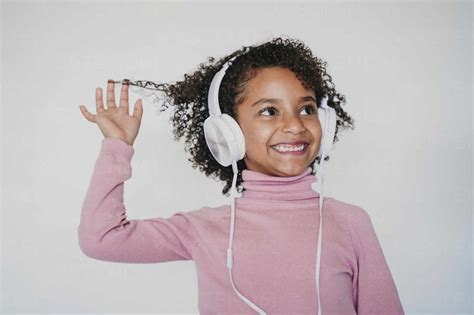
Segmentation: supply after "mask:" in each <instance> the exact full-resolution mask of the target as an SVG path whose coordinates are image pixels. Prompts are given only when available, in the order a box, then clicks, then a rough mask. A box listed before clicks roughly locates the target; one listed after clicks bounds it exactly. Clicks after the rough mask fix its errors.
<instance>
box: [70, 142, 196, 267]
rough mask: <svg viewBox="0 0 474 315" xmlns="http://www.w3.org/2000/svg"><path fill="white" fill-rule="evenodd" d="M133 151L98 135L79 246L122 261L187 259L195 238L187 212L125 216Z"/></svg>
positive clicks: (103, 257) (96, 255)
mask: <svg viewBox="0 0 474 315" xmlns="http://www.w3.org/2000/svg"><path fill="white" fill-rule="evenodd" d="M134 152H135V151H134V149H133V147H132V146H131V145H129V144H127V143H126V142H124V141H123V140H121V139H115V138H105V139H103V140H102V143H101V151H100V154H99V157H98V159H97V161H96V164H95V168H94V172H93V174H92V178H91V181H90V184H89V189H88V191H87V194H86V196H85V199H84V202H83V206H82V213H81V222H80V224H79V227H78V229H77V231H78V236H79V246H80V248H81V250H82V252H83V253H84V254H85V255H87V256H89V257H91V258H95V259H99V260H105V261H113V262H125V263H158V262H166V261H172V260H191V259H192V254H191V252H192V249H191V248H192V247H193V243H194V239H193V237H192V235H191V233H192V228H191V226H190V222H189V220H188V217H187V216H186V214H184V213H181V212H178V213H176V214H174V215H173V216H171V217H169V218H155V219H146V220H127V216H126V212H125V205H124V204H123V193H124V181H125V180H127V179H128V178H130V177H131V175H132V168H131V159H132V156H133V154H134Z"/></svg>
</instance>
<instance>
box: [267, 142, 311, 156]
mask: <svg viewBox="0 0 474 315" xmlns="http://www.w3.org/2000/svg"><path fill="white" fill-rule="evenodd" d="M308 145H309V144H308V143H304V144H298V145H287V144H282V145H280V144H278V145H274V146H272V147H271V148H272V149H273V150H274V151H276V152H278V153H282V154H293V155H302V154H304V153H305V152H306V151H307V149H308Z"/></svg>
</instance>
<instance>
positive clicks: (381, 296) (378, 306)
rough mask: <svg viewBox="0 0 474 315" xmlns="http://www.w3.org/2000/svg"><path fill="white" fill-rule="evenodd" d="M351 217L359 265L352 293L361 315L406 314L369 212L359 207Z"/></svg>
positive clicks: (352, 233) (352, 234)
mask: <svg viewBox="0 0 474 315" xmlns="http://www.w3.org/2000/svg"><path fill="white" fill-rule="evenodd" d="M355 213H356V215H355V216H354V218H353V219H352V220H350V230H351V236H352V241H353V247H354V252H355V257H356V259H357V268H356V271H355V273H354V277H353V293H354V300H355V304H356V309H357V314H358V315H379V314H384V315H404V314H405V313H404V311H403V308H402V304H401V302H400V298H399V296H398V292H397V288H396V286H395V283H394V281H393V278H392V274H391V272H390V269H389V266H388V264H387V262H386V260H385V256H384V254H383V251H382V247H381V245H380V242H379V240H378V238H377V235H376V233H375V230H374V227H373V225H372V221H371V219H370V216H369V214H368V213H367V212H366V211H365V210H364V209H362V208H357V211H356V212H355Z"/></svg>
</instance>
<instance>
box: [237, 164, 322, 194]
mask: <svg viewBox="0 0 474 315" xmlns="http://www.w3.org/2000/svg"><path fill="white" fill-rule="evenodd" d="M242 180H243V182H242V186H243V187H244V188H245V190H244V191H243V192H242V196H241V198H243V199H260V200H282V201H295V200H305V199H312V198H316V197H319V193H317V192H316V191H314V190H313V187H312V184H313V183H314V182H316V180H317V178H316V175H313V174H311V167H308V168H307V169H306V170H305V171H304V172H303V173H301V174H300V175H295V176H273V175H267V174H264V173H260V172H256V171H250V170H247V169H246V170H243V171H242Z"/></svg>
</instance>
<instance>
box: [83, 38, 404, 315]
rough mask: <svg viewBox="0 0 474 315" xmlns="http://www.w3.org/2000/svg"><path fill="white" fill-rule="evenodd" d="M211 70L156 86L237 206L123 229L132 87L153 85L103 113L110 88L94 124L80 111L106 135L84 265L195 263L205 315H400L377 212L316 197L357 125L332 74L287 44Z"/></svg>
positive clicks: (86, 225) (297, 44) (240, 55)
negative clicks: (319, 174)
mask: <svg viewBox="0 0 474 315" xmlns="http://www.w3.org/2000/svg"><path fill="white" fill-rule="evenodd" d="M214 61H215V60H214V58H209V62H208V64H200V66H199V70H198V71H196V72H195V73H194V74H192V75H187V74H186V75H185V79H184V80H183V81H180V82H175V84H156V83H153V82H151V84H152V85H154V86H155V88H156V89H157V90H160V91H162V92H164V93H165V95H166V96H167V101H166V102H164V104H163V107H164V108H166V107H167V106H168V104H171V105H172V106H173V107H174V109H175V110H174V115H173V117H172V123H173V126H174V135H175V139H177V140H178V139H180V138H181V137H183V136H185V139H186V151H187V152H190V153H191V155H192V159H190V161H191V162H193V167H194V168H196V167H199V170H200V171H202V172H203V173H205V174H206V175H207V176H212V177H217V178H219V179H220V180H222V181H224V182H225V186H224V188H223V190H222V193H223V194H226V195H232V196H233V197H234V200H233V201H232V202H231V205H230V206H229V205H223V206H220V207H217V208H211V207H203V208H201V209H198V210H194V211H189V212H177V213H175V214H174V215H173V216H171V217H168V218H161V217H158V218H153V219H146V220H128V219H127V216H126V213H125V205H124V204H123V192H124V181H125V180H127V179H129V178H130V177H131V174H132V169H131V159H132V156H133V154H134V148H133V143H134V141H135V139H136V137H137V135H138V131H139V128H140V122H141V118H142V115H143V107H142V101H141V99H139V100H137V102H136V103H135V106H134V110H133V115H131V116H130V115H129V107H128V88H129V85H136V86H141V87H144V88H146V86H148V84H149V83H150V82H147V83H146V84H145V86H144V85H143V84H142V83H141V82H131V81H130V80H125V81H124V82H122V91H121V98H120V105H119V106H118V107H117V105H116V102H115V99H114V81H109V83H108V89H107V109H106V108H104V105H103V97H102V90H101V89H100V88H97V89H96V110H97V114H96V115H93V114H91V113H89V112H88V111H87V110H86V108H85V107H84V106H80V108H81V111H82V113H83V115H84V116H85V118H86V119H87V120H89V121H91V122H93V123H96V124H97V125H98V126H99V128H100V130H101V132H102V133H103V135H104V137H105V139H103V140H102V146H101V151H100V154H99V157H98V159H97V162H96V165H95V168H94V172H93V174H92V178H91V181H90V185H89V189H88V191H87V194H86V197H85V200H84V204H83V207H82V214H81V222H80V225H79V227H78V236H79V245H80V248H81V250H82V251H83V252H84V254H85V255H87V256H89V257H91V258H95V259H100V260H104V261H113V262H125V263H159V262H167V261H175V260H193V261H194V262H195V264H196V270H197V279H198V290H199V291H198V296H199V303H198V305H199V311H200V313H201V314H255V313H256V312H257V313H259V314H316V313H318V314H324V315H329V314H338V315H339V314H341V315H349V314H371V315H398V314H404V311H403V308H402V305H401V302H400V299H399V296H398V292H397V289H396V286H395V283H394V281H393V278H392V275H391V272H390V270H389V267H388V264H387V262H386V260H385V257H384V254H383V251H382V248H381V246H380V243H379V241H378V238H377V235H376V233H375V231H374V228H373V226H372V223H371V220H370V217H369V215H368V213H367V212H366V211H365V210H364V209H362V208H360V207H358V206H355V205H351V204H348V203H344V202H342V201H338V200H336V199H334V198H327V197H325V198H323V196H321V198H320V194H319V193H318V192H316V191H314V190H313V189H312V184H313V183H314V182H315V181H316V180H317V178H316V175H315V174H316V169H315V164H316V162H317V163H318V164H322V163H321V162H322V161H325V160H327V158H328V157H326V156H325V153H326V152H321V151H325V150H326V149H324V150H323V149H322V148H327V146H325V145H324V143H325V142H324V141H326V142H327V141H329V143H330V144H332V143H333V142H335V141H337V140H338V138H337V133H338V131H339V129H341V128H348V127H352V128H353V121H352V118H351V117H350V116H349V115H348V114H347V113H346V112H345V111H344V110H343V109H342V108H341V105H343V103H344V102H345V99H344V96H343V95H340V94H339V93H337V92H336V90H335V88H334V84H333V83H332V80H331V76H329V75H328V74H327V73H326V69H325V66H326V63H325V62H323V61H321V60H320V59H318V58H317V57H314V56H313V54H312V52H311V50H310V49H309V48H308V47H307V46H305V45H304V44H303V43H302V42H301V41H299V40H295V39H282V38H275V39H273V40H271V41H269V42H266V43H263V44H260V45H257V46H248V47H244V48H243V49H241V50H237V51H235V52H234V53H232V54H230V55H229V56H226V57H224V58H222V59H221V60H219V61H217V62H214ZM219 109H220V111H221V112H222V114H223V115H222V116H221V115H220V114H221V113H220V112H219ZM330 110H332V114H331V111H330ZM210 112H211V113H210ZM330 114H331V115H333V116H331V115H330ZM227 115H228V116H227ZM331 117H332V118H333V119H334V121H333V127H335V128H333V129H335V130H334V131H333V132H332V133H330V132H329V133H328V130H329V129H328V125H330V124H331V122H330V119H329V118H331ZM218 118H221V120H219V121H216V119H218ZM336 119H337V122H336ZM223 125H225V126H223ZM235 191H238V192H241V196H240V197H236V195H235V193H233V192H235ZM229 192H230V193H229ZM323 200H324V203H323ZM234 201H235V205H234ZM318 204H319V206H320V208H319V210H320V211H317V210H318ZM322 214H324V215H322ZM323 219H324V225H322V221H323ZM229 227H230V228H229ZM227 242H228V243H229V244H228V243H227Z"/></svg>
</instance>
